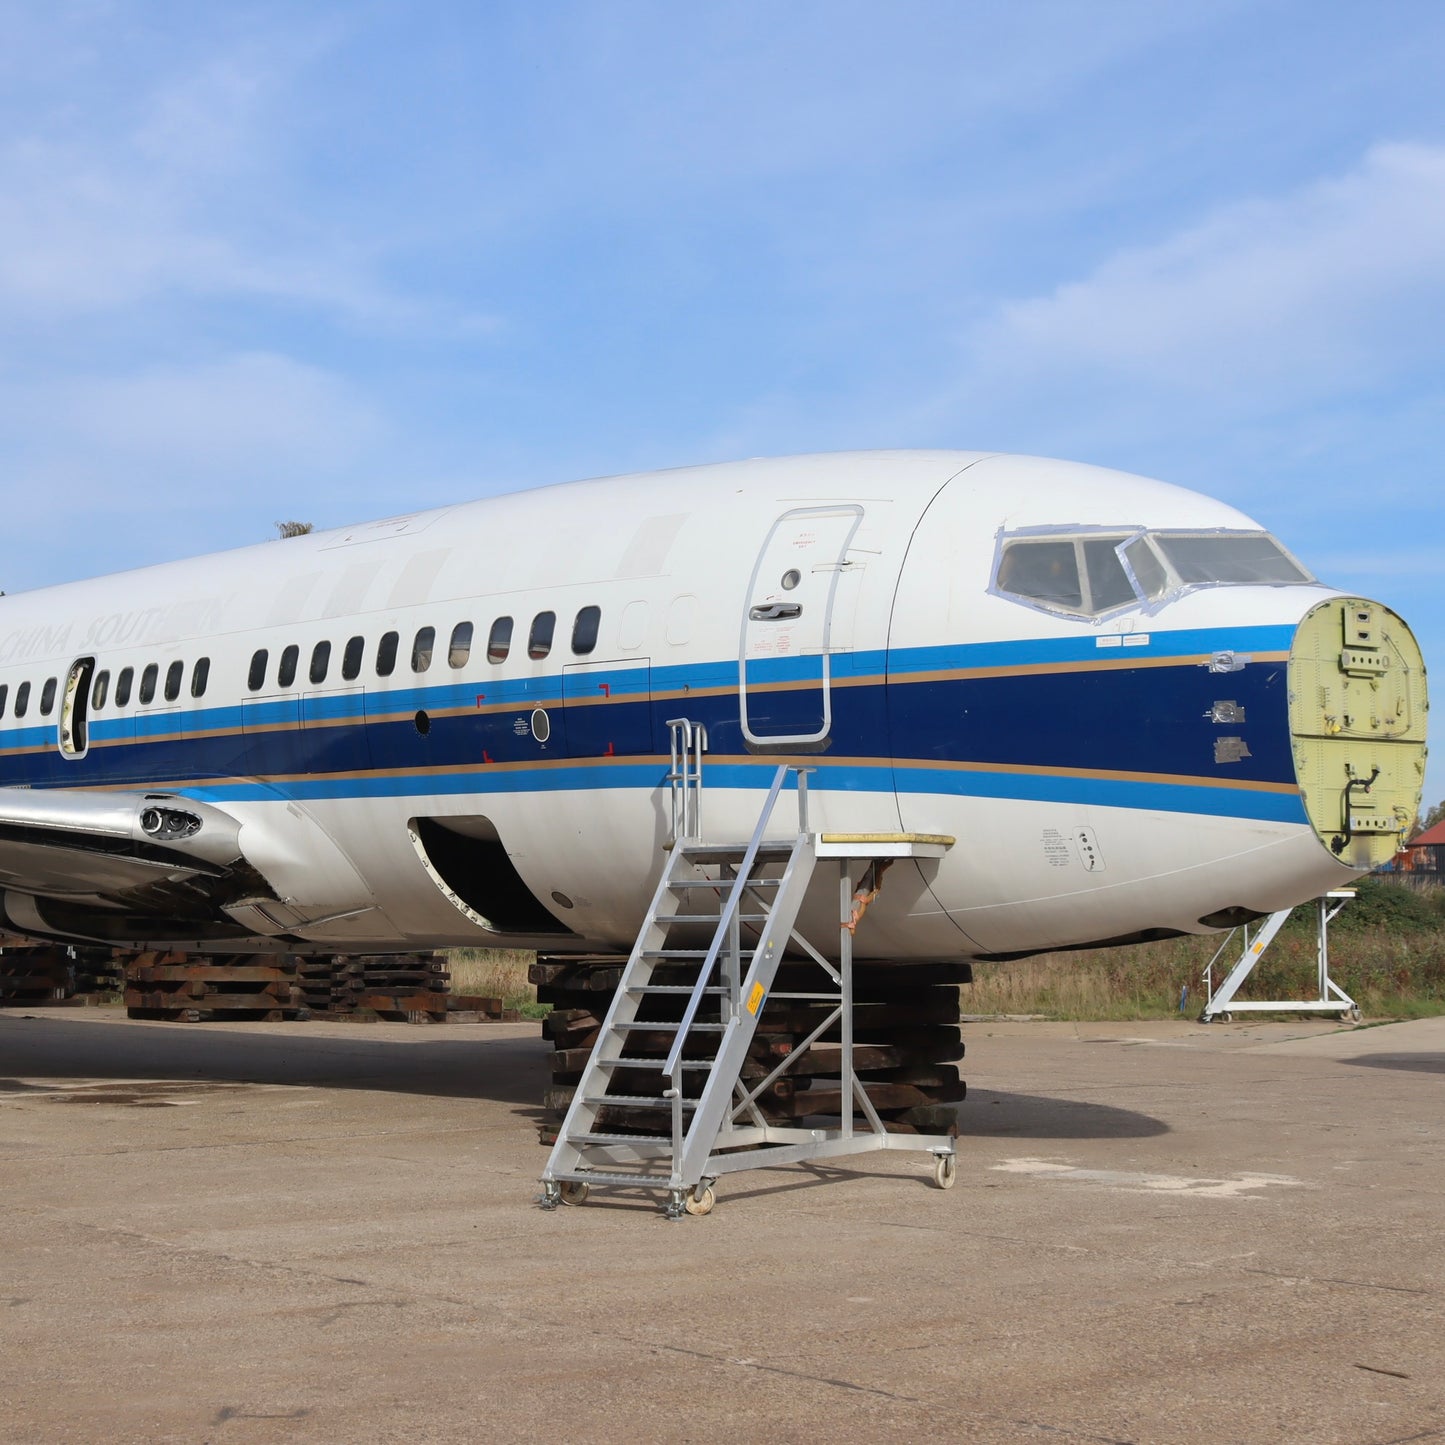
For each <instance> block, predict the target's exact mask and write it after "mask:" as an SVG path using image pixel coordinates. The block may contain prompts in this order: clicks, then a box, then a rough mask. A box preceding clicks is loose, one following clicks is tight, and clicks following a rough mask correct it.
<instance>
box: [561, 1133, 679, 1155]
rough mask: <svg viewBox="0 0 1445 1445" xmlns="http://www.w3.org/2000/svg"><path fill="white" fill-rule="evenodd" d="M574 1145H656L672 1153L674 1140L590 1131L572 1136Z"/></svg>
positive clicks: (648, 1135) (662, 1136) (659, 1136)
mask: <svg viewBox="0 0 1445 1445" xmlns="http://www.w3.org/2000/svg"><path fill="white" fill-rule="evenodd" d="M571 1142H572V1143H573V1144H600V1145H603V1146H607V1145H614V1144H629V1145H637V1144H643V1145H646V1144H655V1145H656V1146H657V1147H658V1148H659V1149H661V1150H663V1151H664V1152H666V1153H668V1154H671V1153H672V1140H671V1139H669V1138H667V1137H665V1136H664V1135H661V1134H610V1133H604V1132H602V1131H600V1130H596V1129H589V1130H586V1131H585V1132H583V1133H581V1134H573V1135H572V1136H571Z"/></svg>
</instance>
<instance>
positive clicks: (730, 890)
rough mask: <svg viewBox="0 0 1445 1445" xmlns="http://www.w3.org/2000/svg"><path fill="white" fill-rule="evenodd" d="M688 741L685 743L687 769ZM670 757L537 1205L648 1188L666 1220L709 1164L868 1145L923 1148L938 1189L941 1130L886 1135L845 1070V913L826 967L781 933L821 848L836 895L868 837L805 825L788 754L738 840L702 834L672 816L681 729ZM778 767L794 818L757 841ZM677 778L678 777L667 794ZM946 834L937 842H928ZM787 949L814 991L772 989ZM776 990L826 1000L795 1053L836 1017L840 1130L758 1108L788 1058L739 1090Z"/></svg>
mask: <svg viewBox="0 0 1445 1445" xmlns="http://www.w3.org/2000/svg"><path fill="white" fill-rule="evenodd" d="M701 746H705V742H704V743H703V744H701ZM690 750H691V752H692V753H695V754H696V755H697V758H696V767H695V768H694V767H693V765H692V761H691V760H690V758H689V751H690ZM682 758H683V763H682V767H681V770H680V772H679V768H678V765H677V749H676V748H675V749H674V772H673V775H671V777H672V780H673V781H674V785H675V786H674V803H675V806H674V818H675V820H677V821H678V822H679V824H680V827H679V830H678V836H676V838H675V840H674V844H673V847H672V850H671V853H670V855H669V858H668V861H667V864H666V866H665V868H664V869H663V873H662V877H661V879H660V881H659V883H658V885H657V890H656V892H655V894H654V895H653V898H652V903H651V905H650V907H649V909H648V912H647V916H646V919H645V921H644V923H643V926H642V929H641V931H640V933H639V934H638V938H637V942H636V944H635V946H634V947H633V950H632V953H631V956H630V957H629V959H628V961H627V965H626V967H625V968H624V970H623V974H622V979H621V982H620V983H619V985H618V989H617V993H616V995H615V996H614V998H613V1002H612V1007H611V1008H610V1010H609V1011H608V1014H607V1017H606V1019H605V1020H604V1021H603V1023H602V1026H601V1029H600V1031H599V1034H598V1038H597V1042H596V1044H595V1046H594V1048H593V1052H592V1055H591V1057H590V1059H589V1060H588V1062H587V1065H586V1067H585V1069H584V1070H583V1073H582V1077H581V1079H580V1081H579V1083H578V1085H577V1088H576V1092H575V1094H574V1097H573V1100H572V1104H571V1106H570V1108H569V1109H568V1111H567V1116H566V1118H565V1120H564V1121H563V1124H562V1127H561V1129H560V1130H559V1132H558V1135H557V1141H556V1144H555V1145H554V1146H553V1149H552V1153H551V1156H550V1158H549V1159H548V1161H547V1167H546V1169H545V1170H544V1172H543V1175H542V1186H543V1194H542V1197H541V1200H540V1202H541V1204H542V1205H543V1207H544V1208H547V1209H555V1208H556V1206H557V1205H558V1204H559V1203H569V1204H572V1203H581V1202H582V1201H583V1200H584V1199H585V1198H586V1197H587V1195H588V1193H589V1191H590V1190H591V1189H594V1188H598V1187H603V1186H610V1187H613V1188H624V1189H638V1188H641V1189H652V1190H660V1191H663V1192H665V1194H666V1196H667V1205H666V1212H667V1214H668V1217H669V1218H673V1219H676V1218H679V1217H681V1215H683V1214H684V1213H688V1214H706V1213H707V1212H708V1211H709V1210H711V1208H712V1204H713V1189H712V1185H713V1183H714V1182H715V1180H716V1178H717V1176H718V1175H719V1174H722V1173H727V1172H732V1171H735V1170H739V1169H748V1168H757V1167H759V1166H761V1165H765V1164H772V1163H790V1162H797V1161H800V1160H803V1159H810V1158H818V1157H822V1156H830V1155H837V1154H846V1153H858V1152H862V1151H864V1150H868V1149H880V1148H908V1149H915V1150H920V1149H922V1150H928V1151H930V1152H931V1153H933V1154H934V1156H935V1171H934V1177H935V1180H936V1181H937V1183H938V1184H939V1185H940V1186H941V1187H943V1188H947V1187H949V1186H950V1185H951V1184H952V1182H953V1179H954V1170H955V1155H954V1143H953V1140H952V1138H951V1137H949V1136H947V1135H936V1136H922V1137H920V1136H917V1135H912V1136H901V1135H897V1134H889V1133H888V1132H887V1131H886V1129H885V1128H884V1126H883V1124H882V1123H881V1122H880V1120H879V1118H878V1115H877V1113H876V1112H875V1111H874V1109H873V1107H872V1105H871V1104H870V1103H869V1101H868V1097H867V1093H866V1090H865V1089H864V1088H863V1086H862V1084H861V1083H860V1082H859V1081H858V1080H857V1079H856V1078H855V1077H854V1074H853V1068H852V1048H853V1045H852V996H851V939H852V933H851V926H848V925H845V926H844V928H843V929H842V930H841V931H840V937H841V945H840V947H841V953H842V958H841V959H840V962H839V964H838V965H836V966H835V965H834V964H832V963H830V962H829V961H828V960H827V959H825V958H823V957H822V956H821V955H820V954H819V953H818V952H817V951H816V950H815V949H814V948H812V946H811V945H810V944H808V943H807V942H806V940H804V939H803V938H801V936H800V935H798V934H797V933H796V932H795V931H794V924H795V922H796V920H797V916H798V912H799V910H800V908H801V907H802V904H803V899H804V896H805V895H806V893H807V891H808V886H809V883H810V882H811V881H812V879H813V878H814V875H815V872H816V870H817V867H818V864H819V862H820V860H821V859H822V858H824V857H832V858H836V859H838V860H839V865H840V875H841V884H842V888H843V893H842V895H841V896H842V897H843V898H845V899H847V898H849V897H850V896H851V893H852V887H853V871H852V870H853V868H854V861H853V860H855V859H857V858H859V857H867V856H871V854H870V852H869V849H868V847H867V845H866V843H865V842H864V841H863V840H859V839H848V840H846V841H844V842H840V843H831V844H830V843H829V842H828V841H827V840H826V835H817V834H814V833H811V832H809V830H808V826H807V778H806V774H807V770H806V769H802V768H797V767H791V766H788V765H784V766H782V767H779V768H778V770H777V773H776V775H775V776H774V779H773V783H772V787H771V788H770V790H769V792H768V795H767V798H766V801H765V802H764V805H763V808H762V812H761V815H760V817H759V819H758V823H757V826H756V827H755V829H754V830H753V835H752V837H751V838H750V839H749V841H748V842H746V843H736V844H735V843H708V842H704V841H702V840H701V839H699V838H697V837H695V836H688V834H687V832H686V831H684V829H687V828H690V827H694V826H696V820H697V818H698V815H699V809H698V806H697V799H696V796H695V791H696V789H697V788H698V785H700V746H698V745H697V744H696V741H695V739H691V738H689V739H688V742H687V745H686V746H684V747H683V749H682ZM790 772H791V773H795V774H796V775H797V792H798V811H799V819H798V829H797V831H796V832H795V833H794V834H793V835H792V836H790V837H787V838H783V839H770V838H768V837H767V836H766V835H767V831H768V826H769V823H770V820H771V818H772V814H773V811H774V808H775V806H776V804H777V801H778V797H779V794H780V793H781V791H782V789H783V786H784V784H785V782H786V780H787V777H788V774H789V773H790ZM679 776H681V777H683V778H684V779H685V782H684V787H683V790H682V802H681V805H680V806H679V805H678V791H677V787H676V782H677V779H678V777H679ZM689 787H691V788H693V789H694V797H693V798H692V800H691V802H688V800H687V791H688V788H689ZM951 841H952V840H934V846H947V844H948V843H951ZM890 843H891V844H892V847H891V848H888V849H884V850H883V852H884V855H885V856H897V852H896V849H897V847H898V846H900V843H899V839H898V838H896V837H894V838H891V839H890ZM877 846H879V847H880V848H882V845H877ZM845 917H846V914H845ZM790 946H791V947H792V948H793V949H794V951H795V952H796V951H797V950H801V951H802V952H804V953H805V954H807V955H809V956H810V957H811V958H812V960H813V962H814V963H816V964H817V965H818V966H819V967H820V968H821V969H822V970H823V971H824V973H825V974H826V976H827V977H826V980H825V982H824V983H823V984H822V986H821V991H818V992H808V993H798V992H791V993H778V994H776V995H774V992H773V985H774V981H775V979H776V976H777V971H778V966H779V964H780V962H781V961H782V958H783V955H784V953H785V952H786V951H787V950H788V949H789V947H790ZM774 996H776V997H777V998H778V999H779V1000H795V1001H801V1000H809V1001H811V1002H814V1003H817V1002H819V1001H821V1002H822V1003H823V1004H824V1005H825V1006H827V1005H832V1008H831V1009H830V1010H829V1012H828V1013H827V1014H826V1017H825V1018H824V1021H823V1022H822V1023H820V1024H819V1026H818V1027H817V1028H816V1029H815V1030H814V1031H813V1033H812V1034H811V1035H810V1037H809V1038H808V1039H806V1040H805V1041H804V1043H803V1044H802V1045H800V1047H799V1049H798V1050H796V1051H795V1053H796V1054H797V1055H798V1056H801V1054H802V1052H804V1051H806V1050H807V1049H808V1048H809V1047H810V1046H811V1045H812V1044H813V1043H815V1042H816V1041H818V1040H819V1039H820V1038H821V1037H822V1036H823V1035H824V1033H825V1032H826V1031H827V1030H828V1029H829V1028H830V1027H832V1026H833V1025H834V1024H837V1025H838V1026H839V1028H840V1031H841V1035H842V1040H843V1047H842V1050H841V1058H842V1068H841V1072H842V1075H843V1077H842V1099H843V1110H842V1117H841V1128H839V1129H836V1130H828V1129H805V1128H789V1127H782V1126H778V1125H775V1124H770V1123H768V1121H767V1120H765V1119H764V1117H763V1114H762V1112H761V1111H760V1110H759V1108H758V1107H757V1103H756V1100H757V1098H758V1097H759V1095H761V1094H762V1092H763V1091H764V1090H765V1089H766V1088H767V1087H768V1086H769V1085H770V1084H772V1083H773V1082H774V1081H775V1080H776V1079H777V1078H778V1077H779V1076H780V1075H781V1074H782V1073H783V1072H784V1071H785V1070H786V1069H787V1068H788V1066H789V1061H788V1060H784V1062H783V1063H782V1064H780V1065H778V1066H777V1068H775V1069H773V1070H772V1071H771V1072H770V1073H769V1074H768V1076H767V1077H766V1078H764V1079H763V1080H762V1081H761V1082H758V1083H754V1084H752V1085H751V1087H749V1086H748V1085H745V1084H744V1082H743V1080H742V1072H743V1067H744V1064H745V1063H746V1061H747V1059H748V1055H749V1046H750V1045H751V1044H752V1042H753V1039H754V1037H755V1035H756V1032H757V1028H758V1022H759V1019H760V1018H761V1017H762V1015H763V1012H764V1008H765V1004H766V1003H767V1001H768V1000H769V999H770V998H772V997H774ZM855 1104H856V1106H857V1109H858V1110H859V1111H860V1112H861V1113H862V1114H863V1116H864V1122H863V1124H862V1126H861V1127H855V1121H854V1119H853V1112H854V1107H853V1106H854V1105H855ZM723 1151H726V1152H723Z"/></svg>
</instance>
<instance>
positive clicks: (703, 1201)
mask: <svg viewBox="0 0 1445 1445" xmlns="http://www.w3.org/2000/svg"><path fill="white" fill-rule="evenodd" d="M716 1203H717V1196H716V1195H715V1194H714V1193H713V1192H712V1186H711V1185H708V1184H705V1185H703V1187H702V1189H701V1190H700V1191H699V1190H696V1189H694V1190H693V1191H692V1193H691V1194H689V1195H688V1196H687V1198H686V1200H684V1201H683V1206H682V1207H683V1208H684V1209H685V1210H687V1212H688V1213H689V1214H711V1213H712V1207H713V1205H714V1204H716Z"/></svg>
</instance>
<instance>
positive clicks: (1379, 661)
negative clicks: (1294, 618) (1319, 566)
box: [1289, 597, 1429, 870]
mask: <svg viewBox="0 0 1445 1445" xmlns="http://www.w3.org/2000/svg"><path fill="white" fill-rule="evenodd" d="M1289 708H1290V731H1291V733H1292V734H1293V735H1294V762H1295V774H1296V776H1297V778H1298V780H1299V786H1300V793H1301V795H1302V797H1303V799H1304V804H1305V810H1306V811H1307V813H1308V814H1309V819H1310V822H1311V824H1313V826H1314V830H1315V832H1316V833H1318V834H1319V837H1320V840H1321V841H1322V842H1323V843H1324V844H1325V845H1326V846H1327V847H1328V848H1329V850H1330V852H1331V853H1333V854H1334V855H1335V856H1336V857H1337V858H1339V860H1340V861H1341V862H1342V863H1344V864H1346V865H1347V866H1348V867H1351V868H1358V869H1361V870H1364V869H1370V868H1377V867H1379V865H1380V864H1381V863H1384V862H1386V861H1387V860H1388V859H1389V858H1390V857H1391V855H1392V854H1394V853H1395V851H1396V850H1397V849H1398V848H1399V847H1400V845H1401V843H1402V842H1403V841H1404V840H1405V838H1407V837H1408V836H1409V833H1410V830H1411V829H1412V828H1413V826H1414V823H1415V819H1416V817H1417V815H1418V814H1419V811H1420V794H1421V789H1422V787H1423V785H1424V780H1425V723H1426V715H1427V713H1428V711H1429V701H1428V699H1427V696H1426V690H1425V663H1424V660H1423V658H1422V657H1421V655H1420V648H1419V645H1418V644H1417V643H1416V641H1415V638H1414V635H1413V634H1412V633H1411V631H1410V629H1409V628H1408V627H1407V626H1406V625H1405V623H1404V621H1403V620H1402V619H1401V618H1400V617H1398V616H1397V615H1396V614H1395V613H1393V612H1391V611H1390V609H1389V608H1388V607H1382V606H1381V605H1380V604H1379V603H1378V602H1370V601H1368V600H1366V599H1364V598H1359V597H1342V598H1340V597H1337V598H1333V599H1332V600H1330V601H1329V602H1322V603H1320V605H1319V606H1318V607H1315V608H1312V609H1311V610H1310V611H1309V612H1308V613H1306V614H1305V617H1304V620H1303V621H1302V622H1301V623H1300V625H1299V627H1298V628H1297V629H1296V631H1295V636H1294V644H1293V646H1292V647H1291V649H1290V661H1289Z"/></svg>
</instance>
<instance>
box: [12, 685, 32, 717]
mask: <svg viewBox="0 0 1445 1445" xmlns="http://www.w3.org/2000/svg"><path fill="white" fill-rule="evenodd" d="M29 711H30V684H29V683H28V682H22V683H21V684H20V686H19V687H17V688H16V689H15V716H16V717H24V716H25V714H26V713H27V712H29Z"/></svg>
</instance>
